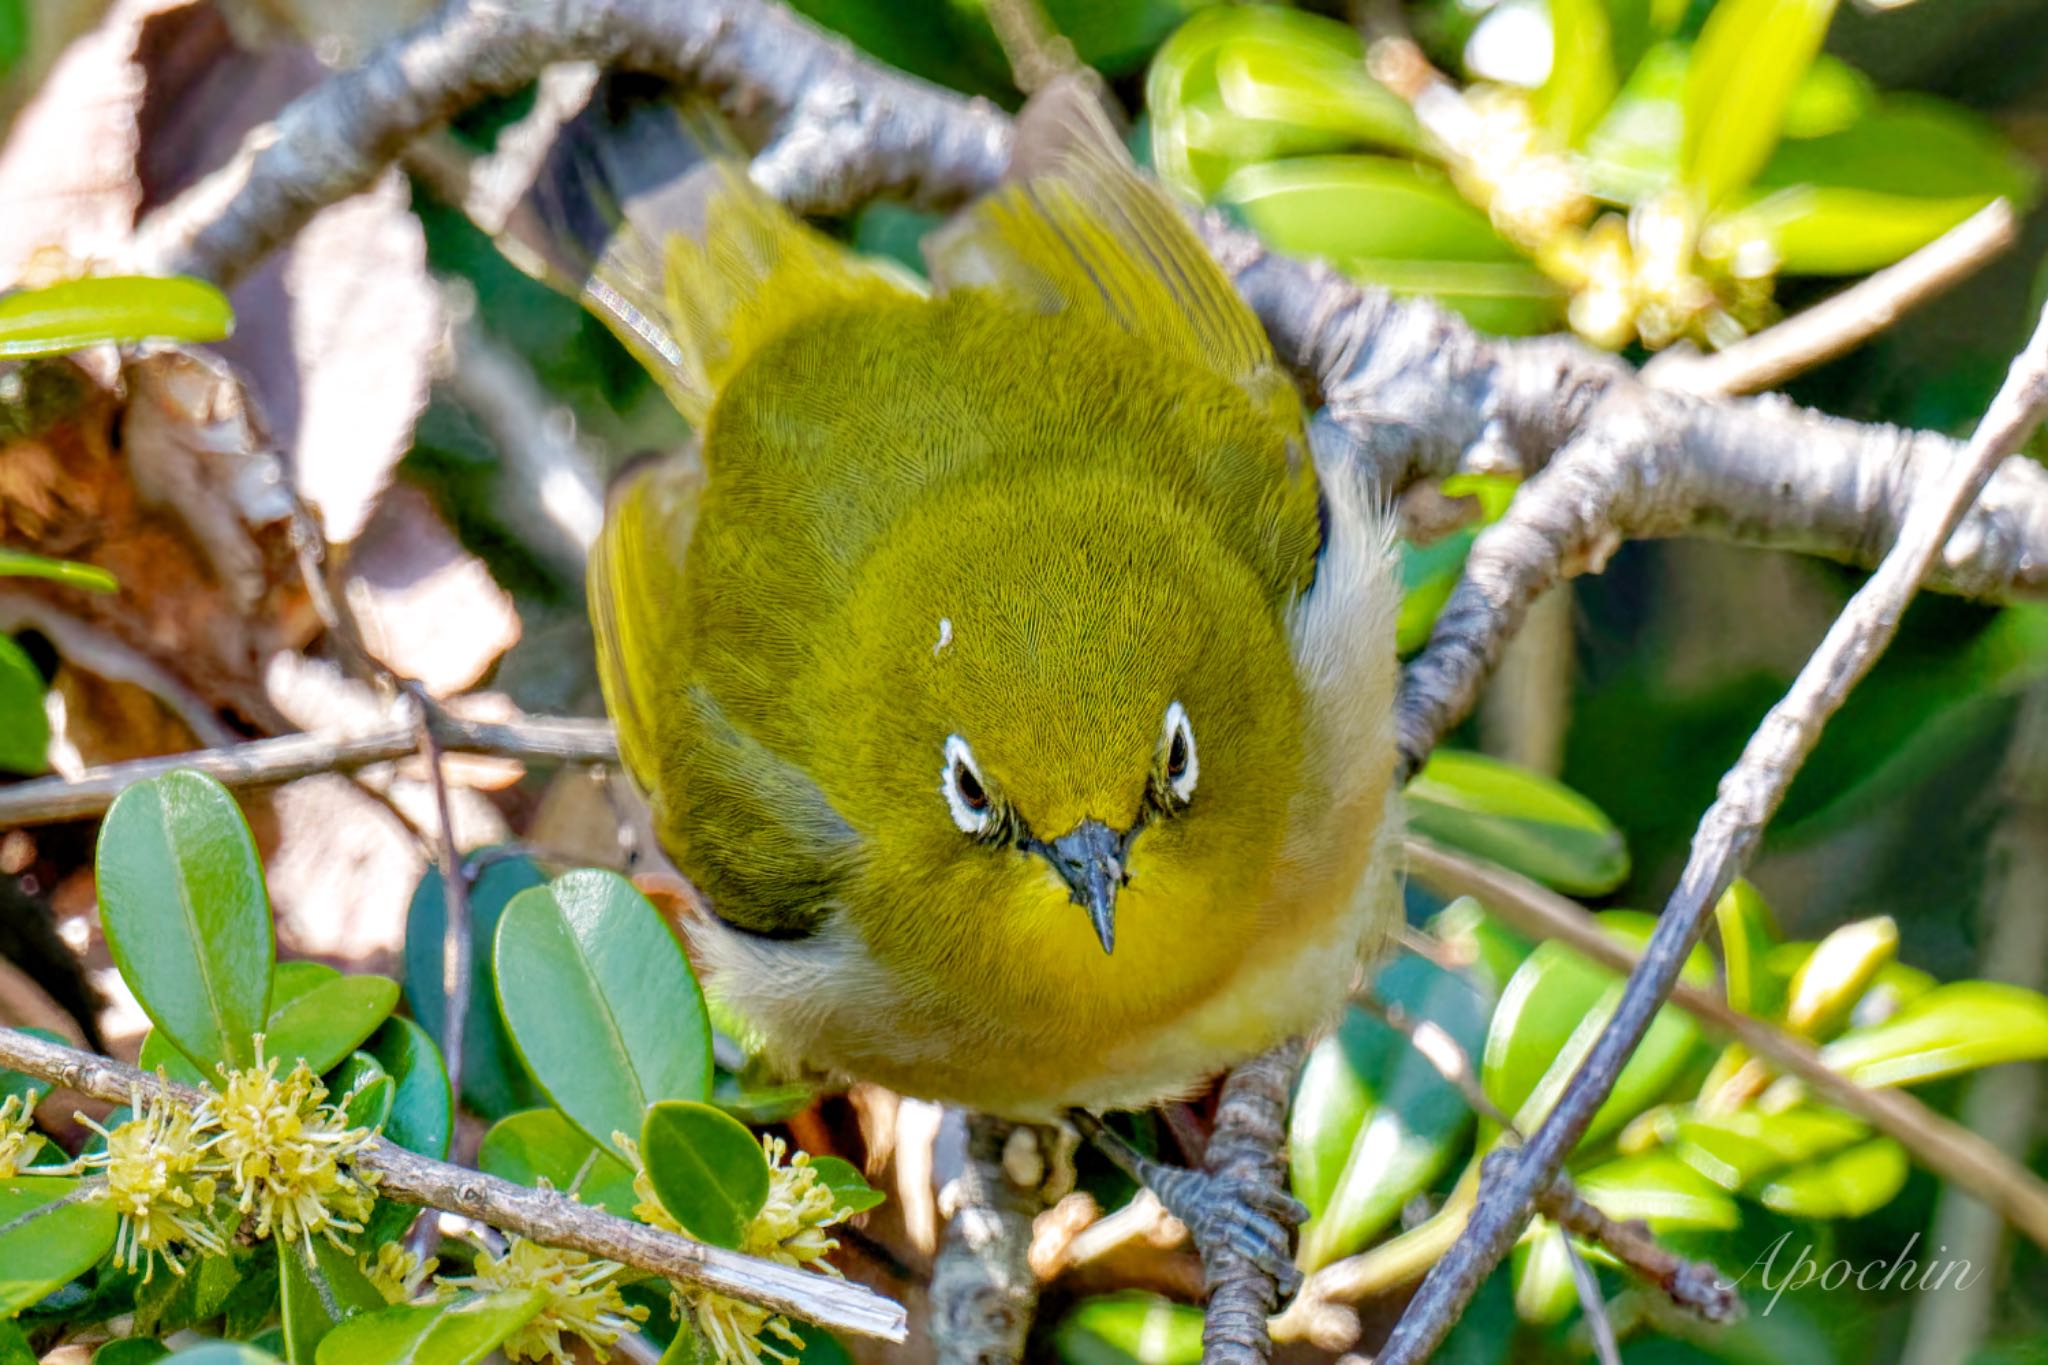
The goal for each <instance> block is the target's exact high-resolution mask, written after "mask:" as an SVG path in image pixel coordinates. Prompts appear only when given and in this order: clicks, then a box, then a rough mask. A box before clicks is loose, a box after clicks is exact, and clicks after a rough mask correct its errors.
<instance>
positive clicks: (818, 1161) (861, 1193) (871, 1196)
mask: <svg viewBox="0 0 2048 1365" xmlns="http://www.w3.org/2000/svg"><path fill="white" fill-rule="evenodd" d="M809 1160H810V1165H811V1169H812V1170H814V1171H816V1172H817V1173H818V1180H819V1183H821V1184H822V1185H824V1187H825V1188H826V1189H828V1190H830V1191H832V1202H833V1203H834V1204H835V1205H837V1206H838V1207H839V1208H842V1209H844V1210H846V1211H847V1212H848V1213H866V1212H867V1211H868V1210H869V1209H872V1208H879V1207H881V1205H882V1204H883V1202H884V1201H885V1200H886V1199H887V1197H888V1196H886V1195H884V1194H883V1193H882V1192H881V1191H880V1190H878V1189H876V1188H875V1187H874V1186H872V1185H870V1184H868V1182H867V1177H865V1176H863V1175H862V1174H861V1173H860V1171H859V1170H858V1169H857V1168H856V1167H855V1166H854V1164H853V1163H852V1162H851V1161H846V1160H843V1159H842V1158H840V1157H836V1156H814V1157H811V1158H809Z"/></svg>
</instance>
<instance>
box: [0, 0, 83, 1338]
mask: <svg viewBox="0 0 2048 1365" xmlns="http://www.w3.org/2000/svg"><path fill="white" fill-rule="evenodd" d="M0 7H4V0H0ZM92 1358H93V1360H94V1361H95V1362H97V1361H98V1360H99V1358H100V1356H99V1352H98V1351H95V1352H93V1357H92ZM0 1365H36V1353H35V1349H34V1348H33V1347H31V1346H30V1345H29V1341H28V1333H26V1332H24V1331H22V1330H21V1326H20V1324H18V1323H14V1322H0Z"/></svg>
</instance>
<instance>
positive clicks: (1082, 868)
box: [1032, 820, 1129, 953]
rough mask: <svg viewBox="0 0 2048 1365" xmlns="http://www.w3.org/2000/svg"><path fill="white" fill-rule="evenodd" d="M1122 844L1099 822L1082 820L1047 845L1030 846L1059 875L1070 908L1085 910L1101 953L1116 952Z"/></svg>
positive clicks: (1122, 879) (1124, 877) (1121, 839)
mask: <svg viewBox="0 0 2048 1365" xmlns="http://www.w3.org/2000/svg"><path fill="white" fill-rule="evenodd" d="M1124 843H1125V840H1124V836H1123V835H1121V834H1118V833H1117V832H1116V831H1115V830H1113V829H1111V828H1110V827H1109V826H1108V825H1105V824H1103V823H1102V822H1101V821H1100V820H1083V821H1082V822H1081V823H1080V824H1078V825H1076V826H1074V827H1073V828H1072V829H1070V830H1068V831H1067V832H1066V833H1065V834H1062V835H1061V836H1060V837H1059V838H1057V839H1055V840H1053V841H1052V842H1051V843H1049V844H1044V843H1039V844H1034V845H1033V846H1032V851H1033V852H1035V853H1039V854H1041V855H1043V856H1044V858H1045V860H1046V861H1047V862H1049V863H1051V864H1052V867H1053V871H1055V872H1057V873H1059V874H1060V880H1061V881H1063V882H1065V883H1066V884H1067V891H1068V892H1069V894H1070V895H1071V896H1072V897H1073V901H1074V904H1076V905H1079V906H1084V907H1086V908H1087V911H1088V922H1089V923H1091V924H1093V925H1094V926H1095V937H1096V938H1098V939H1100V940H1101V941H1102V951H1103V952H1105V953H1113V952H1115V951H1116V889H1117V888H1118V887H1119V886H1122V885H1123V884H1124V882H1125V881H1127V880H1129V878H1128V877H1127V875H1126V874H1125V872H1124Z"/></svg>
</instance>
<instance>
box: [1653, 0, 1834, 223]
mask: <svg viewBox="0 0 2048 1365" xmlns="http://www.w3.org/2000/svg"><path fill="white" fill-rule="evenodd" d="M1834 16H1835V0H1718V3H1716V4H1715V6H1714V8H1713V9H1712V11H1711V12H1710V13H1709V14H1708V15H1707V22H1706V26H1705V27H1704V28H1702V29H1701V30H1700V36H1699V42H1698V43H1697V45H1696V46H1695V47H1694V49H1693V55H1692V63H1691V69H1690V71H1689V72H1688V73H1687V78H1686V90H1685V123H1684V128H1685V134H1684V146H1683V151H1682V152H1681V154H1680V164H1681V166H1682V168H1683V173H1684V178H1685V182H1686V184H1687V185H1688V186H1690V187H1691V189H1692V190H1693V192H1694V193H1695V194H1697V195H1698V196H1699V198H1700V201H1701V202H1702V203H1703V204H1705V205H1707V206H1708V207H1713V206H1715V205H1717V204H1719V203H1720V202H1721V201H1722V200H1724V199H1726V198H1727V197H1728V196H1729V195H1730V194H1733V193H1734V192H1735V191H1737V190H1739V189H1741V188H1742V187H1743V186H1745V185H1747V184H1748V183H1749V182H1750V181H1751V180H1752V179H1754V178H1755V176H1756V173H1757V172H1758V171H1759V170H1761V169H1762V168H1763V164H1764V162H1765V161H1766V160H1768V159H1769V157H1770V155H1771V151H1772V149H1773V148H1775V147H1776V146H1777V145H1778V141H1779V138H1780V137H1781V136H1782V134H1783V131H1784V126H1785V110H1786V107H1787V106H1788V105H1789V104H1790V103H1791V100H1792V92H1793V90H1794V89H1795V88H1797V86H1798V85H1799V82H1800V81H1801V80H1802V79H1803V78H1804V77H1805V75H1806V72H1807V70H1808V68H1809V67H1810V66H1812V64H1813V60H1814V58H1815V57H1816V56H1817V55H1818V54H1819V52H1820V45H1821V40H1822V39H1823V38H1824V37H1826V36H1827V31H1828V24H1829V22H1830V21H1831V20H1832V19H1833V18H1834Z"/></svg>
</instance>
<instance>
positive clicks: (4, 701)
mask: <svg viewBox="0 0 2048 1365" xmlns="http://www.w3.org/2000/svg"><path fill="white" fill-rule="evenodd" d="M46 690H47V689H46V688H45V687H44V685H43V675H42V671H41V670H40V669H38V668H37V667H36V665H35V661H34V660H33V659H31V658H29V657H28V655H27V654H25V653H23V652H22V648H21V646H20V645H18V644H16V643H14V641H13V639H12V638H11V637H9V636H6V635H0V770H4V771H6V772H11V773H39V772H42V771H43V770H44V769H45V768H47V767H48V766H49V757H48V750H49V747H50V718H49V716H48V714H47V713H46V712H45V711H44V710H43V693H44V692H45V691H46Z"/></svg>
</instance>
